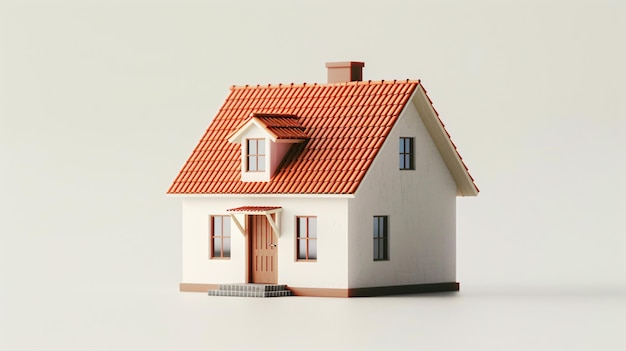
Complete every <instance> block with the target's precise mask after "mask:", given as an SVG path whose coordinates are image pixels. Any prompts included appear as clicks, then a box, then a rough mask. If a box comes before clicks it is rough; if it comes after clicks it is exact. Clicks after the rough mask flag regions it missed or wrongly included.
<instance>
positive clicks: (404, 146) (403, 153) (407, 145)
mask: <svg viewBox="0 0 626 351" xmlns="http://www.w3.org/2000/svg"><path fill="white" fill-rule="evenodd" d="M400 169H414V165H413V138H400Z"/></svg>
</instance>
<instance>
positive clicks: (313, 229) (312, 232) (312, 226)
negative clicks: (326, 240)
mask: <svg viewBox="0 0 626 351" xmlns="http://www.w3.org/2000/svg"><path fill="white" fill-rule="evenodd" d="M309 238H317V218H315V217H309Z"/></svg>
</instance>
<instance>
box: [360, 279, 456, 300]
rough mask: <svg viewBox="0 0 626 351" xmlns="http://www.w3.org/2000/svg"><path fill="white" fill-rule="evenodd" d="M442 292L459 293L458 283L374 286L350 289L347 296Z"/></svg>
mask: <svg viewBox="0 0 626 351" xmlns="http://www.w3.org/2000/svg"><path fill="white" fill-rule="evenodd" d="M444 291H459V283H457V282H450V283H433V284H414V285H394V286H376V287H371V288H352V289H348V296H350V297H367V296H385V295H403V294H424V293H434V292H444Z"/></svg>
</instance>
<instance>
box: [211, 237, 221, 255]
mask: <svg viewBox="0 0 626 351" xmlns="http://www.w3.org/2000/svg"><path fill="white" fill-rule="evenodd" d="M221 256H222V240H221V238H213V257H221Z"/></svg>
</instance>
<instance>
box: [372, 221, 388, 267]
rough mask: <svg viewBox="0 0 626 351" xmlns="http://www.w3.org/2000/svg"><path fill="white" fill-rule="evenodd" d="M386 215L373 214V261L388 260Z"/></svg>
mask: <svg viewBox="0 0 626 351" xmlns="http://www.w3.org/2000/svg"><path fill="white" fill-rule="evenodd" d="M387 222H388V220H387V216H374V261H385V260H389V231H388V228H387Z"/></svg>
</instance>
